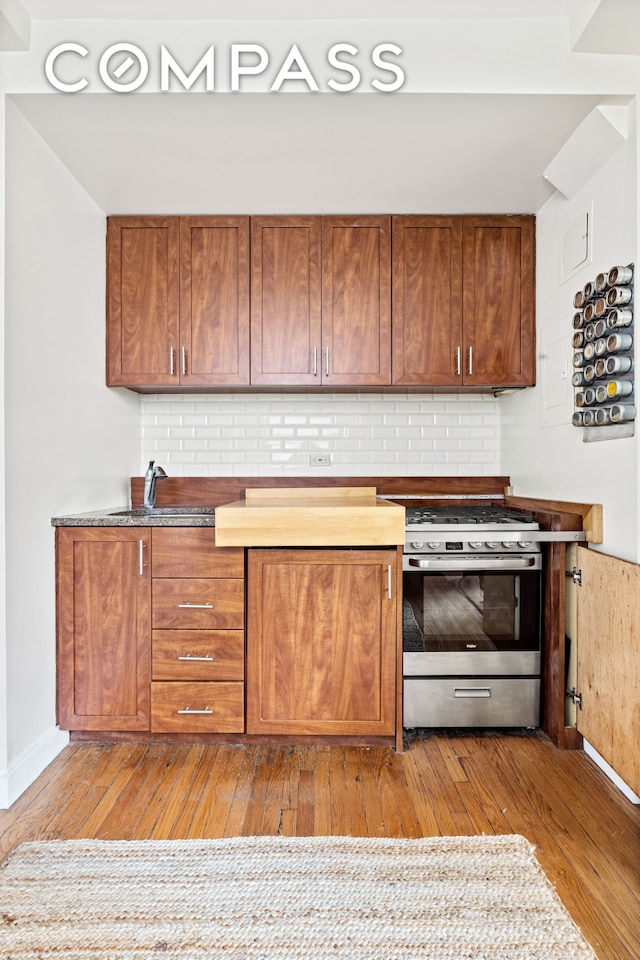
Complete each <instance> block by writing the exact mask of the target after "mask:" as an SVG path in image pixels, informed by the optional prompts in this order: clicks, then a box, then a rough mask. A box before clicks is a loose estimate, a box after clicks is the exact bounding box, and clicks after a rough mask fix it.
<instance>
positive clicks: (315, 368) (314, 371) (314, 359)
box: [311, 347, 318, 377]
mask: <svg viewBox="0 0 640 960" xmlns="http://www.w3.org/2000/svg"><path fill="white" fill-rule="evenodd" d="M311 354H312V359H311V372H312V374H313V376H314V377H317V376H318V348H317V347H314V348H313V350H312V351H311Z"/></svg>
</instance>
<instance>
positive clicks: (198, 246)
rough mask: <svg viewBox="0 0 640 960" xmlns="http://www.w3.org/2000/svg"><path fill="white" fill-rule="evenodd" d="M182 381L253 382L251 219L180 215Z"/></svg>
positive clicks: (214, 382) (203, 383) (215, 382)
mask: <svg viewBox="0 0 640 960" xmlns="http://www.w3.org/2000/svg"><path fill="white" fill-rule="evenodd" d="M180 270H181V273H180V381H181V383H183V384H184V385H185V386H188V385H190V384H191V385H194V386H195V385H215V384H230V385H233V384H247V383H249V218H248V217H181V218H180Z"/></svg>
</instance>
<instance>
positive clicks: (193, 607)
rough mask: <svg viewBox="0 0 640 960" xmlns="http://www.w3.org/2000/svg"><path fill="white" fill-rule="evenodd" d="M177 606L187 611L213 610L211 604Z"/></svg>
mask: <svg viewBox="0 0 640 960" xmlns="http://www.w3.org/2000/svg"><path fill="white" fill-rule="evenodd" d="M178 606H179V607H180V608H182V609H188V610H213V604H212V603H179V604H178Z"/></svg>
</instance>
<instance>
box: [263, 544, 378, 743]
mask: <svg viewBox="0 0 640 960" xmlns="http://www.w3.org/2000/svg"><path fill="white" fill-rule="evenodd" d="M248 554H249V564H248V572H247V576H248V620H247V732H248V733H254V734H255V733H272V734H289V735H296V736H301V735H309V734H311V735H313V734H323V735H338V736H358V735H362V736H375V735H383V736H384V735H393V734H394V732H395V717H396V711H395V706H396V649H397V648H396V633H397V624H396V619H397V597H396V587H395V584H396V569H397V568H396V563H397V552H396V550H385V549H382V550H367V549H362V550H333V549H331V550H322V549H310V550H304V549H295V550H288V549H251V550H249V551H248Z"/></svg>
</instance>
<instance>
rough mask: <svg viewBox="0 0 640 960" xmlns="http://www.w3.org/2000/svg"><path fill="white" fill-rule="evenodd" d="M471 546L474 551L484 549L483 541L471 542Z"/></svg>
mask: <svg viewBox="0 0 640 960" xmlns="http://www.w3.org/2000/svg"><path fill="white" fill-rule="evenodd" d="M469 546H470V547H471V549H472V550H479V549H480V548H481V547H482V540H469Z"/></svg>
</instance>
